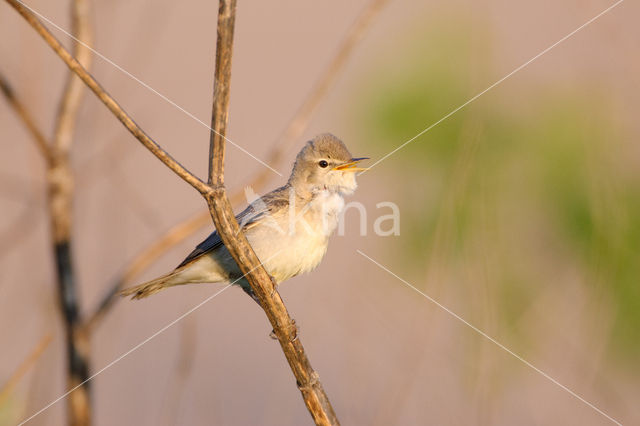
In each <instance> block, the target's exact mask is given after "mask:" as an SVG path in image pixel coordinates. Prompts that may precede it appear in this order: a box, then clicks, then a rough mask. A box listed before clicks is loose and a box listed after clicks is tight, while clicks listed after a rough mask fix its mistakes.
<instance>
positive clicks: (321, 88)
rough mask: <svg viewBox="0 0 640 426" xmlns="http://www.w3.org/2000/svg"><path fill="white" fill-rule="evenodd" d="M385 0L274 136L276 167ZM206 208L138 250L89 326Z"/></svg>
mask: <svg viewBox="0 0 640 426" xmlns="http://www.w3.org/2000/svg"><path fill="white" fill-rule="evenodd" d="M387 1H388V0H372V1H371V2H370V3H369V4H368V5H367V6H366V7H365V8H364V9H363V10H362V12H361V14H360V16H359V17H358V19H356V21H355V22H354V23H353V25H352V27H351V28H349V30H348V32H347V35H346V36H345V38H344V39H343V41H342V43H341V45H340V46H339V47H338V49H337V51H336V53H335V56H334V57H333V58H332V59H331V61H330V62H329V66H328V67H327V68H326V69H325V71H324V73H323V74H322V76H321V77H320V79H319V80H318V82H317V83H316V84H315V85H314V87H313V88H312V90H311V91H310V92H309V94H308V95H307V96H306V98H305V100H304V101H303V103H302V105H301V106H300V108H299V109H298V111H297V112H296V114H295V115H294V116H293V117H292V119H291V120H290V121H289V123H288V124H287V126H286V128H285V131H284V132H283V133H282V134H281V135H280V137H279V138H278V139H277V142H276V144H275V145H274V147H273V149H272V150H271V153H270V157H269V160H268V162H269V164H272V165H274V167H277V166H278V165H279V164H280V163H281V162H282V160H283V154H284V152H285V151H286V150H287V149H288V148H289V147H290V146H291V144H292V143H294V142H296V141H298V140H299V139H300V137H301V136H302V133H304V131H305V130H306V128H307V127H308V125H309V122H310V120H311V117H312V116H313V114H314V113H315V112H316V111H317V107H318V106H319V105H320V103H321V101H322V100H323V99H324V98H325V97H326V95H327V93H329V91H330V89H331V87H332V86H333V85H334V84H335V82H336V78H337V76H338V75H339V73H340V72H342V70H344V67H345V65H346V64H347V62H348V58H349V57H350V56H351V54H352V53H353V50H354V47H355V46H356V45H357V43H358V42H359V41H360V40H361V39H362V37H363V35H364V33H365V31H366V30H367V29H368V28H369V26H370V24H371V22H372V21H373V19H374V18H375V16H376V15H377V14H378V13H379V12H380V10H381V9H382V7H383V6H384V4H385V3H387ZM271 175H272V174H271V172H270V171H269V170H268V169H264V170H263V171H261V172H259V173H258V174H257V175H256V176H255V177H253V179H252V180H251V182H249V183H248V184H246V185H244V186H245V187H246V186H248V187H251V188H253V189H254V190H255V191H256V192H259V191H260V190H261V189H262V188H263V187H264V186H265V185H266V183H267V182H268V181H269V178H270V177H271ZM243 194H244V193H243V191H242V189H240V190H239V191H237V192H235V193H234V194H232V195H231V197H230V199H231V204H232V205H236V204H238V203H239V202H240V201H242V200H243ZM209 218H210V215H209V212H208V211H204V210H203V211H200V212H197V213H195V214H194V215H193V216H191V217H189V218H187V219H186V220H184V221H183V222H181V223H179V224H177V225H175V226H174V227H173V228H171V229H169V230H168V231H167V232H166V233H165V234H163V235H162V236H161V237H160V238H159V239H158V240H157V241H155V242H153V243H152V244H151V245H149V246H148V247H147V248H145V249H144V250H143V251H142V252H141V253H140V254H138V255H137V256H136V257H135V258H134V259H133V260H132V261H131V262H130V263H129V266H127V267H126V268H125V270H124V273H123V274H122V275H121V276H120V277H119V278H118V279H116V280H115V281H114V282H113V284H112V285H111V287H110V289H109V290H108V291H107V292H106V294H105V295H104V297H103V299H102V301H101V302H100V303H99V304H98V308H97V309H96V310H95V311H94V313H93V315H92V316H91V317H90V318H89V320H88V322H87V327H88V328H89V329H94V328H95V327H97V326H98V324H99V323H100V322H101V321H102V319H103V318H104V316H105V314H106V313H107V312H108V310H109V309H110V308H111V307H112V306H113V302H114V301H115V300H117V298H116V296H117V294H118V292H119V291H120V290H121V289H122V288H123V287H125V286H126V285H128V284H131V281H132V280H133V278H134V277H136V276H138V275H139V274H140V273H141V272H142V271H144V270H145V269H146V268H147V267H149V265H151V264H152V263H153V262H154V261H156V260H157V259H158V258H160V256H162V255H163V254H165V253H166V252H168V251H169V250H170V249H171V248H173V247H174V246H176V245H178V244H180V243H181V242H183V241H184V240H185V239H187V238H189V237H190V236H191V235H193V234H194V233H195V232H197V231H198V230H199V229H200V228H202V227H204V226H205V225H207V224H209Z"/></svg>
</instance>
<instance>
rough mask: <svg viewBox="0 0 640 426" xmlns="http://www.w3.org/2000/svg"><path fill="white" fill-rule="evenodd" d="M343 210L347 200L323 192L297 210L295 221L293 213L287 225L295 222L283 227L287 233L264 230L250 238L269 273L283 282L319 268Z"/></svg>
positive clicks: (250, 235) (331, 193) (274, 229)
mask: <svg viewBox="0 0 640 426" xmlns="http://www.w3.org/2000/svg"><path fill="white" fill-rule="evenodd" d="M343 208H344V199H343V197H342V196H341V195H340V194H339V193H335V192H331V191H320V192H318V193H316V194H315V196H314V197H313V199H312V200H311V202H309V204H308V205H306V206H296V209H295V210H296V214H295V217H294V216H291V215H292V214H293V212H292V211H290V212H289V213H290V214H288V215H287V220H286V221H293V222H289V224H288V226H289V228H288V229H286V228H287V226H281V227H280V228H281V229H282V231H284V232H282V231H280V230H278V229H276V228H275V227H261V228H260V229H255V231H254V232H251V233H250V234H249V235H247V237H248V238H249V242H250V243H251V245H252V246H253V248H254V250H255V252H256V254H257V255H258V257H259V258H260V260H261V261H262V262H263V263H264V265H265V267H266V269H267V272H269V274H270V275H272V276H273V277H274V278H275V279H276V281H278V282H282V281H284V280H286V279H289V278H291V277H294V276H296V275H299V274H302V273H305V272H309V271H311V270H313V269H315V268H316V266H318V264H319V263H320V262H321V261H322V258H323V257H324V255H325V253H326V252H327V246H328V243H329V236H330V235H331V234H332V233H333V231H335V229H336V227H337V225H338V217H339V215H340V212H341V211H342V209H343ZM291 224H293V225H291Z"/></svg>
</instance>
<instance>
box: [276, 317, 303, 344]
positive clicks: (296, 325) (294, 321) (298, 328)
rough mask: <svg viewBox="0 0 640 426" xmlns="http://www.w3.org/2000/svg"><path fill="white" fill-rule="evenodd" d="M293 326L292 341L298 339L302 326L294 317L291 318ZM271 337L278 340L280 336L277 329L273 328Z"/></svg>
mask: <svg viewBox="0 0 640 426" xmlns="http://www.w3.org/2000/svg"><path fill="white" fill-rule="evenodd" d="M291 327H292V328H293V338H292V339H291V342H295V341H296V340H298V333H299V332H300V327H299V326H298V324H297V323H296V320H295V319H293V318H291ZM269 337H271V338H272V339H273V340H278V336H276V332H275V330H271V333H269Z"/></svg>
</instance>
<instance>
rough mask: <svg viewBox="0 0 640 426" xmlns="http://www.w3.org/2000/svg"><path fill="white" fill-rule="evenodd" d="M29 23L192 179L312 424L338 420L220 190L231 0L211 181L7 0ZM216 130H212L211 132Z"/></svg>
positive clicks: (219, 55) (222, 17) (222, 34)
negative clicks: (269, 328)
mask: <svg viewBox="0 0 640 426" xmlns="http://www.w3.org/2000/svg"><path fill="white" fill-rule="evenodd" d="M7 2H8V3H9V4H10V5H11V6H13V7H14V8H15V9H16V10H17V11H18V12H19V13H20V14H21V15H22V16H23V17H24V18H25V19H26V20H27V22H29V24H30V25H31V26H32V27H33V28H34V29H35V30H36V31H37V32H38V33H39V34H40V35H41V36H42V38H43V39H44V40H45V41H46V42H47V44H49V46H50V47H51V48H52V49H53V50H54V51H55V52H56V53H57V54H58V56H60V58H61V59H62V60H63V61H64V62H65V63H66V64H67V66H68V67H69V68H70V69H71V70H72V71H73V72H75V73H76V74H77V75H78V76H79V77H80V78H81V79H82V80H83V81H84V82H85V84H87V85H88V86H89V88H90V89H91V90H92V91H93V92H94V93H95V94H96V95H97V96H98V97H99V98H100V100H101V101H102V102H103V103H104V104H105V105H106V106H107V108H109V110H110V111H111V112H112V113H113V114H114V115H116V117H117V118H118V119H119V120H120V121H121V122H122V123H123V124H124V125H125V127H127V129H129V131H130V132H131V133H132V134H133V135H134V136H135V137H136V138H137V139H138V140H139V141H140V142H141V143H142V144H143V145H144V146H145V147H147V149H149V151H151V152H152V153H153V154H154V155H155V156H156V157H158V158H159V159H160V160H161V161H162V162H164V163H165V164H166V165H167V166H168V167H169V168H171V169H172V170H173V171H174V172H175V173H176V174H178V175H179V176H180V177H181V178H182V179H184V180H185V181H187V182H188V183H189V184H191V185H192V186H193V187H194V188H195V189H196V190H198V191H199V192H200V193H201V194H202V195H203V197H204V198H205V199H206V200H207V204H208V205H209V211H210V213H211V216H212V218H213V221H214V223H215V225H216V228H217V230H218V232H219V233H220V236H221V239H222V241H223V242H224V244H225V245H226V247H227V248H228V250H229V252H230V253H231V255H232V256H233V258H234V260H235V261H236V262H237V263H238V266H239V267H240V269H241V271H242V272H243V274H245V275H246V278H247V280H248V281H249V283H250V285H251V288H252V289H253V292H254V294H255V296H256V297H257V298H258V300H259V301H260V305H261V306H262V307H263V309H264V310H265V313H266V315H267V317H268V318H269V321H270V322H271V325H272V326H273V330H274V333H275V335H276V337H277V338H278V341H279V342H280V346H281V347H282V350H283V352H284V354H285V356H286V358H287V361H288V363H289V366H290V367H291V369H292V371H293V373H294V376H295V377H296V380H297V384H298V388H299V389H300V391H301V393H302V396H303V399H304V401H305V404H306V406H307V409H308V410H309V412H310V413H311V415H312V417H313V419H314V421H315V422H316V424H322V425H330V424H331V425H337V424H339V422H338V420H337V418H336V416H335V413H334V412H333V408H332V407H331V404H330V402H329V400H328V398H327V395H326V394H325V392H324V389H323V388H322V384H321V383H320V381H319V379H318V374H317V373H316V372H315V371H314V370H313V368H312V367H311V365H310V363H309V360H308V358H307V356H306V354H305V351H304V348H303V347H302V343H301V342H300V339H299V338H298V336H297V330H296V326H295V323H294V322H293V320H292V319H291V317H290V316H289V313H288V312H287V310H286V307H285V305H284V303H283V302H282V299H281V298H280V295H279V293H278V292H277V290H276V289H275V286H274V284H273V281H272V279H271V277H270V276H269V275H268V274H267V272H266V271H265V270H264V268H263V267H262V266H261V264H260V262H259V260H258V258H257V257H256V255H255V253H254V252H253V249H252V248H251V246H250V245H249V243H248V242H247V239H246V237H245V236H244V234H243V233H241V232H240V229H239V226H238V223H237V222H236V220H235V217H234V215H233V211H232V210H231V205H230V203H229V200H228V198H227V196H226V191H225V189H224V185H223V184H224V176H223V161H224V139H223V136H224V133H223V132H226V123H227V118H228V100H229V82H230V71H231V49H232V45H233V43H232V42H233V26H234V22H235V3H236V2H235V0H221V3H220V7H219V11H218V12H219V13H218V43H217V46H218V49H217V50H216V76H217V77H219V81H216V83H215V84H214V102H213V105H214V107H213V114H212V123H213V125H212V126H211V127H212V129H214V130H213V133H214V135H212V136H211V138H210V141H211V147H210V156H209V159H210V162H209V164H210V169H209V180H210V182H211V186H210V185H207V184H205V183H204V182H202V181H201V180H200V179H198V178H197V177H196V176H194V175H193V174H191V173H190V172H189V171H188V170H186V169H185V168H184V167H182V166H181V165H180V164H179V163H178V162H177V161H175V160H174V159H173V158H172V157H171V156H170V155H169V154H168V153H166V152H165V151H164V150H163V149H162V148H161V147H160V146H159V145H158V144H157V143H155V142H154V141H153V140H152V139H151V138H150V137H149V136H147V135H146V133H144V131H143V130H142V129H141V128H140V127H138V126H137V125H136V124H135V123H134V121H133V120H132V119H131V118H130V117H129V115H128V114H126V112H125V111H124V110H123V109H122V108H121V107H120V106H119V105H118V104H117V102H116V101H115V100H114V99H113V98H112V97H111V96H110V95H109V94H108V93H107V92H106V91H104V89H102V87H100V85H99V84H98V83H97V82H96V81H95V79H94V78H93V77H92V76H91V75H90V74H89V73H88V72H87V71H86V70H85V69H84V68H83V67H82V66H81V65H80V64H79V63H78V62H77V61H76V60H75V59H74V58H73V57H72V56H71V55H70V54H69V52H68V51H67V50H65V49H64V48H63V47H62V46H61V45H60V43H59V42H58V41H57V40H56V39H55V37H53V35H52V34H51V33H50V32H49V31H48V30H47V29H46V28H45V27H44V25H42V23H41V22H40V21H39V20H38V19H37V18H36V17H35V16H34V15H33V14H32V13H31V12H30V11H29V10H28V9H26V8H25V7H24V6H23V5H22V4H21V3H20V2H18V1H16V0H7ZM216 132H217V133H216Z"/></svg>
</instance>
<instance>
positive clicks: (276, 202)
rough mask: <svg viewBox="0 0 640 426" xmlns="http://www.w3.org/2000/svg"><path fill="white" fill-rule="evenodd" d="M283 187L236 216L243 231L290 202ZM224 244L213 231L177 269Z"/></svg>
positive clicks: (216, 232)
mask: <svg viewBox="0 0 640 426" xmlns="http://www.w3.org/2000/svg"><path fill="white" fill-rule="evenodd" d="M282 189H283V188H278V189H277V190H276V191H273V192H271V193H269V194H267V195H266V196H264V197H262V198H259V199H257V200H256V201H254V202H253V203H251V204H250V205H249V206H248V207H247V208H246V209H244V210H243V211H242V212H241V213H240V214H238V215H237V216H236V220H237V221H238V223H239V224H240V229H242V231H243V232H244V231H246V230H247V229H249V228H251V227H252V226H253V225H255V224H257V223H258V221H259V220H260V219H261V218H263V217H265V216H267V215H269V214H270V213H271V210H272V209H273V208H274V207H280V206H282V204H283V202H284V203H286V204H288V200H287V199H286V198H284V199H283V198H282V196H281V194H280V192H281V191H282ZM269 199H271V200H269ZM269 201H272V202H269ZM222 245H223V243H222V239H221V238H220V234H218V231H213V232H212V233H211V235H209V236H208V237H207V239H206V240H204V241H203V242H201V243H200V244H198V245H197V246H196V248H195V249H194V250H193V251H192V252H191V253H189V256H187V257H186V258H185V259H184V260H183V261H182V263H180V265H178V266H177V267H176V269H178V268H181V267H183V266H185V265H187V264H188V263H191V262H192V261H194V260H195V259H197V258H199V257H200V256H202V255H204V254H206V253H209V252H211V251H213V250H215V249H217V248H218V247H220V246H222Z"/></svg>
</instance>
